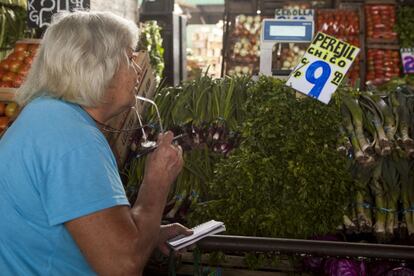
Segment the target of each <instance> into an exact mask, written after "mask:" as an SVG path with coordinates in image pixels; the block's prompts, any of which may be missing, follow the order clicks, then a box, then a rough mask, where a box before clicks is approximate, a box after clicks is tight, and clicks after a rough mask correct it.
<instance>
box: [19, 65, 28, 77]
mask: <svg viewBox="0 0 414 276" xmlns="http://www.w3.org/2000/svg"><path fill="white" fill-rule="evenodd" d="M29 69H30V64H26V63H24V64H22V65H21V66H20V68H19V72H18V74H19V75H21V76H27V74H28V72H29Z"/></svg>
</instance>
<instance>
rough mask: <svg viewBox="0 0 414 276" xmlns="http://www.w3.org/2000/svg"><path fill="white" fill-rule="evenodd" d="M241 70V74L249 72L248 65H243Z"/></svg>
mask: <svg viewBox="0 0 414 276" xmlns="http://www.w3.org/2000/svg"><path fill="white" fill-rule="evenodd" d="M242 72H243V74H248V73H249V72H250V69H249V67H247V66H243V68H242Z"/></svg>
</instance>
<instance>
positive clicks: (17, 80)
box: [13, 75, 24, 88]
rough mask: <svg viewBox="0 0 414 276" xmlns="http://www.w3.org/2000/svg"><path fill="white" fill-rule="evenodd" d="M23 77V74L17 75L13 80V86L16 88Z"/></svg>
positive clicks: (20, 83)
mask: <svg viewBox="0 0 414 276" xmlns="http://www.w3.org/2000/svg"><path fill="white" fill-rule="evenodd" d="M23 81H24V79H23V76H21V75H17V76H16V77H15V79H14V81H13V87H15V88H18V87H20V86H21V85H22V83H23Z"/></svg>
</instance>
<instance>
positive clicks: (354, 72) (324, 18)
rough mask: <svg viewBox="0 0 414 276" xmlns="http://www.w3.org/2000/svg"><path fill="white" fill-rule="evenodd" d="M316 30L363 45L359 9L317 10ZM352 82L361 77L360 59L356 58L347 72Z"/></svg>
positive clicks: (353, 43)
mask: <svg viewBox="0 0 414 276" xmlns="http://www.w3.org/2000/svg"><path fill="white" fill-rule="evenodd" d="M316 15H317V19H316V30H318V31H320V32H323V33H326V34H328V35H332V36H334V37H336V38H338V39H340V40H343V41H345V42H348V43H350V44H352V45H354V46H357V47H359V48H360V47H361V41H360V36H359V35H360V27H359V23H360V22H359V14H358V11H357V10H349V9H336V10H323V9H321V10H317V13H316ZM347 76H348V78H349V79H350V82H351V83H352V84H354V83H355V81H356V80H357V79H359V78H360V59H359V56H358V57H357V58H356V59H355V61H354V63H353V65H352V66H351V68H350V69H349V72H348V73H347Z"/></svg>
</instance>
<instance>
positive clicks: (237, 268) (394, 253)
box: [170, 235, 414, 276]
mask: <svg viewBox="0 0 414 276" xmlns="http://www.w3.org/2000/svg"><path fill="white" fill-rule="evenodd" d="M197 248H198V250H199V251H200V252H201V253H202V255H201V256H197V254H199V253H196V252H188V253H185V254H184V255H183V256H182V258H181V260H180V261H179V264H178V265H177V266H176V268H175V270H176V273H177V274H179V275H193V274H194V271H196V270H197V269H199V267H204V268H205V269H210V270H213V271H214V270H215V271H220V272H221V273H223V274H224V275H243V274H244V273H246V275H249V274H248V273H249V270H248V268H247V267H246V263H245V261H243V255H244V254H246V253H256V254H257V253H259V252H260V253H261V254H271V255H272V256H279V258H280V259H278V261H277V262H275V263H274V264H273V265H262V266H261V267H260V268H259V269H258V271H255V272H254V275H263V276H265V275H290V274H289V273H295V275H309V274H307V273H306V272H309V271H306V269H305V268H304V267H303V266H302V265H301V263H302V261H303V260H304V259H306V258H308V259H309V258H315V257H316V258H318V257H321V258H322V257H323V258H328V257H336V258H341V257H343V258H347V259H356V260H360V261H361V260H365V261H369V260H375V261H376V262H378V261H380V260H392V261H395V262H400V263H403V264H406V263H412V262H413V261H414V251H413V247H412V246H404V245H384V244H364V243H350V242H346V243H344V242H332V241H315V240H299V239H279V238H263V237H246V236H226V235H215V236H211V237H207V238H204V239H202V240H201V241H199V242H198V243H197ZM218 251H220V252H224V253H225V258H224V259H223V260H221V261H216V262H214V264H212V262H211V260H210V259H211V256H212V255H211V254H212V253H213V252H218ZM287 256H295V257H296V258H297V259H299V262H296V264H295V263H292V262H290V261H289V259H288V258H287ZM170 270H171V268H170ZM170 273H171V271H170ZM214 275H220V274H217V273H216V274H214ZM368 275H369V274H368Z"/></svg>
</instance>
